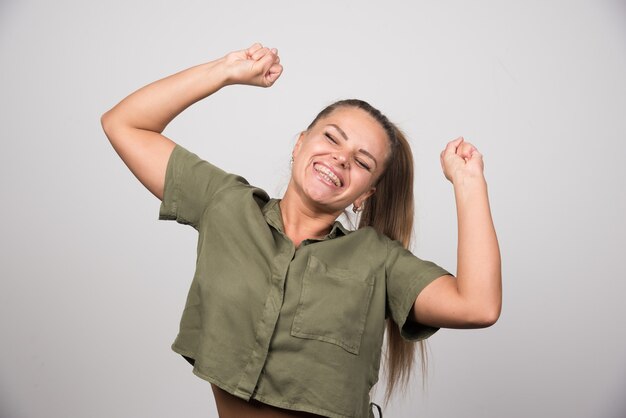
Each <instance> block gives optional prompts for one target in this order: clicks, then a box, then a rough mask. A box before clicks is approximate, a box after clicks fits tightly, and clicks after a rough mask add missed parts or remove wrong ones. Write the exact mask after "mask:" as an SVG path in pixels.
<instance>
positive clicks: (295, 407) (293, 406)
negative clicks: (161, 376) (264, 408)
mask: <svg viewBox="0 0 626 418" xmlns="http://www.w3.org/2000/svg"><path fill="white" fill-rule="evenodd" d="M172 351H174V352H175V353H177V354H180V355H181V356H187V357H191V358H193V359H195V353H193V352H191V351H189V350H185V349H182V348H180V347H176V346H174V345H172ZM192 372H193V374H194V375H196V376H197V377H199V378H201V379H202V380H206V381H207V382H210V383H214V384H216V385H217V386H219V387H220V388H221V389H224V390H225V391H226V392H228V393H230V394H231V395H234V396H237V397H238V398H241V399H243V400H245V401H249V400H250V398H252V399H255V400H257V401H260V402H263V403H266V404H268V405H271V406H276V407H278V408H283V409H289V410H292V411H301V412H309V413H311V414H317V415H322V416H324V417H328V418H355V415H344V414H338V413H336V412H332V411H329V410H327V409H321V408H316V407H310V406H307V405H302V404H300V403H291V402H282V401H279V400H276V399H274V398H272V397H267V396H263V395H259V394H258V393H256V392H254V393H253V394H252V396H250V397H242V396H241V392H239V391H237V389H236V388H234V387H232V386H230V385H227V384H226V383H224V382H222V381H221V380H219V379H217V378H215V377H213V376H211V375H208V374H205V373H202V372H200V371H198V370H197V369H196V367H195V366H194V368H193V371H192Z"/></svg>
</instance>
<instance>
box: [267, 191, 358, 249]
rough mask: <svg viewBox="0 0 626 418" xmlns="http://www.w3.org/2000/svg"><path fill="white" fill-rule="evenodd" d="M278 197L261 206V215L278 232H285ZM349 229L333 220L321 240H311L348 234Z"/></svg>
mask: <svg viewBox="0 0 626 418" xmlns="http://www.w3.org/2000/svg"><path fill="white" fill-rule="evenodd" d="M279 202H280V199H270V200H269V201H268V202H267V203H266V204H265V206H264V207H263V216H264V217H265V221H266V222H267V223H268V224H269V225H270V226H272V227H274V228H275V229H277V230H278V231H280V232H283V233H284V232H285V229H284V226H283V218H282V216H281V213H280V205H279V204H278V203H279ZM349 233H350V230H348V229H346V227H344V226H343V225H342V224H341V222H339V221H335V222H334V223H333V227H332V228H331V230H330V232H329V233H328V235H326V236H325V237H324V238H322V239H321V240H313V241H323V240H326V239H333V238H337V237H340V236H343V235H348V234H349Z"/></svg>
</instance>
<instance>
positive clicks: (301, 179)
mask: <svg viewBox="0 0 626 418" xmlns="http://www.w3.org/2000/svg"><path fill="white" fill-rule="evenodd" d="M389 152H390V146H389V139H388V137H387V134H386V133H385V130H384V129H383V127H382V126H381V125H380V123H379V122H378V121H376V119H374V118H373V117H372V116H370V115H369V114H368V113H367V112H365V111H364V110H362V109H358V108H355V107H346V106H344V107H339V108H338V109H336V110H334V111H333V112H331V113H330V114H329V115H327V116H325V117H323V118H321V119H319V120H318V121H317V123H316V124H315V125H313V126H312V127H311V128H310V129H308V130H307V131H305V132H303V133H302V134H301V135H300V138H299V139H298V142H297V144H296V146H295V147H294V150H293V157H294V161H293V165H292V175H291V182H292V184H293V186H294V187H295V188H296V190H297V191H298V193H299V194H300V196H301V197H302V198H303V201H306V202H307V203H309V204H312V205H313V206H315V207H317V208H319V209H322V210H324V211H327V212H340V211H342V210H344V209H345V208H346V207H348V206H350V205H351V204H353V203H354V204H355V205H356V206H361V205H362V204H363V202H364V201H365V200H366V199H367V198H368V197H369V196H370V195H371V194H372V193H374V192H375V190H376V189H375V184H376V181H377V180H378V178H379V177H380V175H381V174H382V173H383V171H384V169H385V163H386V160H387V157H388V155H389Z"/></svg>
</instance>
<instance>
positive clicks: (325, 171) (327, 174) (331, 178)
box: [313, 163, 343, 187]
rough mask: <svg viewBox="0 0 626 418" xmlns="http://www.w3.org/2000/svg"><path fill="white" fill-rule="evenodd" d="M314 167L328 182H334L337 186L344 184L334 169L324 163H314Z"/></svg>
mask: <svg viewBox="0 0 626 418" xmlns="http://www.w3.org/2000/svg"><path fill="white" fill-rule="evenodd" d="M313 168H314V169H315V171H317V174H319V175H320V177H321V178H322V179H324V180H326V181H327V182H328V183H331V184H334V185H335V186H336V187H341V186H343V183H342V181H341V179H340V178H339V177H337V175H336V174H335V173H333V171H332V170H331V169H330V168H328V167H326V166H325V165H322V164H317V163H316V164H313Z"/></svg>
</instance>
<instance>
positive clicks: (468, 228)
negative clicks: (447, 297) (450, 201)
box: [454, 176, 502, 322]
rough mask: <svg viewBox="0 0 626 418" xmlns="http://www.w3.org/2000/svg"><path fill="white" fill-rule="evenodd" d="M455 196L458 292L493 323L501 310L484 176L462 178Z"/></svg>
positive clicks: (496, 253) (497, 264)
mask: <svg viewBox="0 0 626 418" xmlns="http://www.w3.org/2000/svg"><path fill="white" fill-rule="evenodd" d="M454 194H455V200H456V206H457V222H458V249H457V286H458V291H459V294H460V295H461V297H463V298H464V299H465V300H466V301H467V303H469V304H471V305H473V306H474V307H475V310H478V311H479V312H481V314H482V315H484V316H486V317H487V318H492V319H493V321H495V319H497V317H498V316H499V314H500V309H501V306H502V279H501V276H502V274H501V263H500V249H499V247H498V240H497V237H496V231H495V228H494V225H493V220H492V218H491V210H490V207H489V198H488V194H487V183H486V181H485V179H484V177H483V176H475V177H464V178H463V179H462V180H460V181H458V182H455V183H454ZM489 322H490V321H489Z"/></svg>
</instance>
